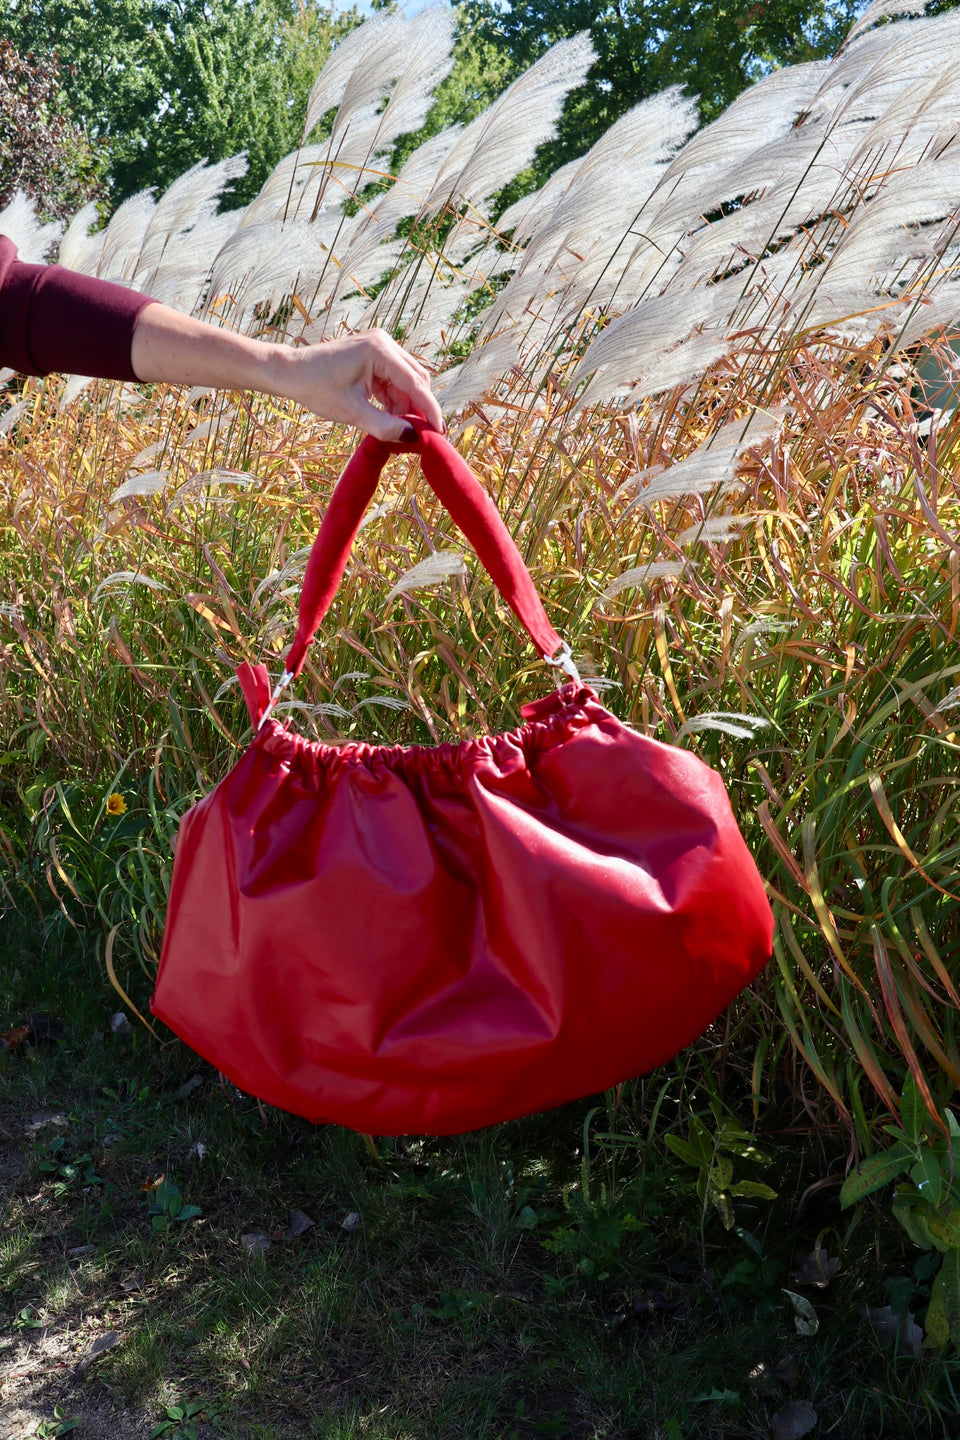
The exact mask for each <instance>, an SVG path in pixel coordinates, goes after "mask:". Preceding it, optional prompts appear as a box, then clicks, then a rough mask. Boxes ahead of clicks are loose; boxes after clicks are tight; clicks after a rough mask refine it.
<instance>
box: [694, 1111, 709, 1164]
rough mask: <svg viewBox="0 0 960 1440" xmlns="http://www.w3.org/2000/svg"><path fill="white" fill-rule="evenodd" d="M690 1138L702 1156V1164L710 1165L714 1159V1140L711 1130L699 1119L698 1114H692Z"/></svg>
mask: <svg viewBox="0 0 960 1440" xmlns="http://www.w3.org/2000/svg"><path fill="white" fill-rule="evenodd" d="M688 1139H689V1141H690V1144H691V1146H692V1147H693V1149H694V1150H695V1151H696V1152H697V1154H698V1155H699V1156H700V1164H701V1165H709V1164H710V1161H711V1160H712V1159H713V1149H714V1146H713V1141H712V1140H711V1139H710V1132H709V1130H708V1129H707V1127H706V1126H705V1125H704V1123H703V1121H702V1120H698V1119H697V1117H696V1115H691V1116H690V1126H689V1130H688Z"/></svg>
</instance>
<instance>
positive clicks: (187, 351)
mask: <svg viewBox="0 0 960 1440" xmlns="http://www.w3.org/2000/svg"><path fill="white" fill-rule="evenodd" d="M131 363H132V365H133V369H134V371H135V373H136V375H137V377H138V379H140V380H165V381H168V382H169V383H171V384H174V385H210V386H213V387H215V388H216V389H219V390H255V391H259V392H260V393H261V394H264V395H276V396H280V397H283V398H286V399H289V400H296V401H299V403H300V404H301V405H304V406H306V408H307V409H309V410H313V411H314V412H315V414H317V415H321V416H323V417H324V419H327V420H339V421H343V422H344V423H345V424H347V425H358V426H360V427H361V428H362V429H364V430H367V431H368V432H369V433H370V434H372V435H376V436H377V437H378V438H379V439H381V440H397V439H399V438H400V437H401V436H403V437H404V438H405V439H410V438H411V436H412V435H413V432H412V431H410V432H409V434H408V433H407V429H406V428H405V426H404V423H403V420H402V417H403V416H404V415H407V414H410V413H411V412H416V413H417V414H419V415H422V416H423V417H424V418H425V419H426V420H427V422H428V423H429V424H430V425H432V426H433V427H434V428H435V429H437V430H440V429H442V428H443V416H442V415H441V413H440V407H439V405H438V404H437V402H436V400H435V398H434V396H433V395H432V394H431V392H430V376H429V374H428V372H427V371H426V369H425V368H424V367H423V366H422V365H421V364H420V362H419V361H418V360H416V359H415V358H414V357H413V356H412V355H408V354H407V352H406V351H405V350H401V348H400V346H399V345H397V344H396V342H395V341H394V340H392V339H391V338H390V336H389V335H388V334H387V333H386V331H384V330H367V331H363V332H361V333H360V334H356V335H347V336H343V337H342V338H340V339H338V340H326V341H324V342H323V343H322V344H320V345H301V346H296V347H294V346H290V345H271V344H267V343H266V342H264V341H262V340H252V339H251V338H250V337H249V336H247V335H237V334H235V333H234V332H233V331H232V330H223V329H220V328H218V327H217V326H215V325H208V324H206V323H205V322H204V321H201V320H195V319H192V318H191V317H190V316H189V315H181V314H180V313H179V311H176V310H171V309H169V307H168V306H166V305H160V304H157V303H153V304H150V305H148V306H147V307H146V309H145V310H144V311H143V312H142V313H141V315H140V318H139V320H138V322H137V326H136V329H135V330H134V332H133V343H132V346H131Z"/></svg>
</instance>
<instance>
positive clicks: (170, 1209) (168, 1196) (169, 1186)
mask: <svg viewBox="0 0 960 1440" xmlns="http://www.w3.org/2000/svg"><path fill="white" fill-rule="evenodd" d="M153 1198H154V1202H155V1203H156V1204H157V1205H159V1206H160V1209H161V1210H164V1211H166V1213H167V1214H168V1215H170V1216H172V1218H173V1219H174V1220H175V1219H176V1218H177V1216H178V1215H179V1214H180V1210H181V1208H182V1206H183V1201H182V1199H181V1197H180V1191H179V1190H178V1189H177V1187H176V1185H175V1184H174V1183H173V1181H172V1180H161V1182H160V1184H159V1185H158V1186H157V1188H156V1190H155V1191H154V1192H153Z"/></svg>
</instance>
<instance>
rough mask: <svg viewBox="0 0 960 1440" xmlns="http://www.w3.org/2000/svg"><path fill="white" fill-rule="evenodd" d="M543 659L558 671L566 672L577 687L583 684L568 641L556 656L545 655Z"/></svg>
mask: <svg viewBox="0 0 960 1440" xmlns="http://www.w3.org/2000/svg"><path fill="white" fill-rule="evenodd" d="M543 658H544V660H545V661H546V663H547V664H548V665H555V666H556V667H557V669H558V670H563V671H565V672H566V674H567V675H569V676H570V679H571V680H573V681H574V682H575V683H576V684H577V685H580V684H582V683H583V682H582V681H581V679H580V671H579V670H578V669H577V667H576V665H575V664H574V663H573V651H572V650H571V649H570V646H569V645H568V644H567V642H566V640H564V641H563V642H562V643H561V645H560V649H559V650H558V651H557V653H556V655H544V657H543Z"/></svg>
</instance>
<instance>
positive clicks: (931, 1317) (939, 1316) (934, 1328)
mask: <svg viewBox="0 0 960 1440" xmlns="http://www.w3.org/2000/svg"><path fill="white" fill-rule="evenodd" d="M939 1278H940V1277H939V1275H938V1276H937V1280H939ZM937 1280H934V1282H933V1290H932V1291H931V1293H930V1304H929V1305H928V1306H927V1318H926V1320H925V1321H924V1332H925V1337H926V1343H927V1344H930V1343H931V1342H932V1343H933V1344H934V1345H946V1343H947V1341H948V1340H949V1339H950V1322H949V1320H948V1319H947V1310H946V1306H945V1305H944V1301H943V1295H942V1293H941V1291H940V1290H939V1289H938V1288H937Z"/></svg>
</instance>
